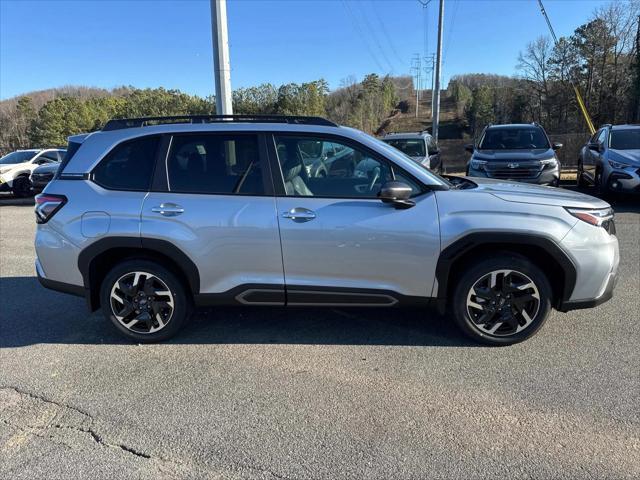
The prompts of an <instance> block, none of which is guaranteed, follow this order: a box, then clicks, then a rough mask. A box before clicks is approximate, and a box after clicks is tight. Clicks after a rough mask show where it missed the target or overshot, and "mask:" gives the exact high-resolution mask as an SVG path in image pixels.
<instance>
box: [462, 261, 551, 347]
mask: <svg viewBox="0 0 640 480" xmlns="http://www.w3.org/2000/svg"><path fill="white" fill-rule="evenodd" d="M551 300H552V290H551V285H550V284H549V280H548V279H547V277H546V276H545V274H544V273H543V272H542V271H541V270H540V269H539V268H538V267H536V266H535V265H534V264H533V263H531V262H530V261H529V260H527V259H526V258H524V257H521V256H520V255H516V254H510V253H505V254H499V255H496V256H494V257H493V258H490V259H486V260H482V261H479V262H477V263H476V264H474V265H473V266H471V268H468V269H466V271H465V272H464V273H463V274H462V276H461V277H460V278H459V279H458V283H457V286H456V289H455V292H454V295H453V311H454V318H455V321H456V323H457V324H458V326H459V327H460V328H461V329H462V331H463V332H464V333H466V334H467V335H468V336H469V337H471V338H472V339H474V340H476V341H478V342H482V343H486V344H489V345H511V344H514V343H518V342H521V341H523V340H526V339H527V338H529V337H531V336H533V335H534V334H535V333H536V332H537V331H538V330H539V329H540V327H542V325H543V324H544V322H545V320H546V319H547V317H548V315H549V312H550V310H551Z"/></svg>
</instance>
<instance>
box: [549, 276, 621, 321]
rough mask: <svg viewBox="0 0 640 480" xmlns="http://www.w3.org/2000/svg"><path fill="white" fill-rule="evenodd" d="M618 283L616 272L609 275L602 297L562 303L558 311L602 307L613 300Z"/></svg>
mask: <svg viewBox="0 0 640 480" xmlns="http://www.w3.org/2000/svg"><path fill="white" fill-rule="evenodd" d="M617 283H618V274H617V273H616V272H612V273H610V274H609V279H608V280H607V283H606V286H605V288H604V291H603V292H602V294H601V295H599V296H598V297H596V298H590V299H587V300H573V301H572V300H569V301H566V302H561V303H560V305H559V306H558V310H559V311H561V312H569V311H571V310H581V309H584V308H593V307H597V306H598V305H602V304H603V303H605V302H608V301H609V300H611V299H612V298H613V290H614V288H615V287H616V284H617Z"/></svg>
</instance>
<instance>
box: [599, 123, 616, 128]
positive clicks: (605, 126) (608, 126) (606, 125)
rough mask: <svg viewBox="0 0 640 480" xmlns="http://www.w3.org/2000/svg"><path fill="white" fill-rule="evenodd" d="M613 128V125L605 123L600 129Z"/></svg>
mask: <svg viewBox="0 0 640 480" xmlns="http://www.w3.org/2000/svg"><path fill="white" fill-rule="evenodd" d="M611 127H613V125H612V124H610V123H603V124H602V125H600V128H611Z"/></svg>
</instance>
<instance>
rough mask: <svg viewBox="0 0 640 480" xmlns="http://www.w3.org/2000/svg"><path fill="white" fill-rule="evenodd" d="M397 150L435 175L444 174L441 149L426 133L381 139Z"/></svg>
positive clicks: (389, 136)
mask: <svg viewBox="0 0 640 480" xmlns="http://www.w3.org/2000/svg"><path fill="white" fill-rule="evenodd" d="M381 140H382V141H383V142H385V143H388V144H389V145H391V146H392V147H395V148H397V149H398V150H400V151H401V152H402V153H404V154H405V155H407V156H409V157H410V158H411V159H412V160H413V161H414V162H417V163H419V164H420V165H422V166H423V167H426V168H428V169H429V170H431V171H432V172H435V173H444V167H443V165H442V160H441V158H440V149H439V148H438V144H437V143H436V141H435V139H434V138H433V136H432V135H431V134H430V133H428V132H426V131H423V132H406V133H390V134H388V135H385V136H384V137H382V139H381Z"/></svg>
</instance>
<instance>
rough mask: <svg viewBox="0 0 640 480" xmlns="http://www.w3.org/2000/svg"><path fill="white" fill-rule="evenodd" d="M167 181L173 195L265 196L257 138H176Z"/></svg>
mask: <svg viewBox="0 0 640 480" xmlns="http://www.w3.org/2000/svg"><path fill="white" fill-rule="evenodd" d="M167 178H168V180H169V190H170V191H172V192H183V193H210V194H242V195H264V193H265V188H264V179H263V174H262V165H261V162H260V153H259V149H258V138H257V136H256V135H241V134H190V135H177V136H174V137H173V139H172V141H171V149H170V151H169V155H168V158H167Z"/></svg>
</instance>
